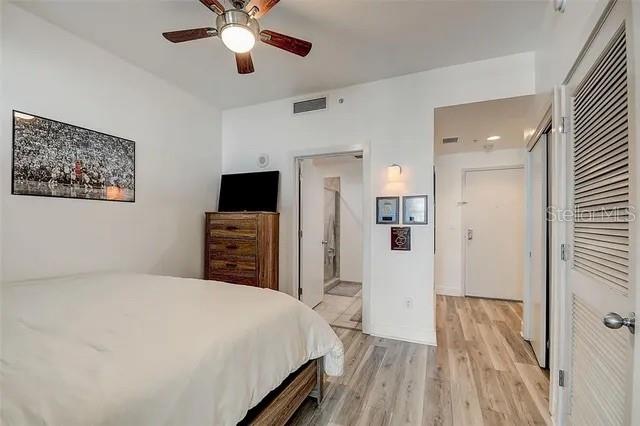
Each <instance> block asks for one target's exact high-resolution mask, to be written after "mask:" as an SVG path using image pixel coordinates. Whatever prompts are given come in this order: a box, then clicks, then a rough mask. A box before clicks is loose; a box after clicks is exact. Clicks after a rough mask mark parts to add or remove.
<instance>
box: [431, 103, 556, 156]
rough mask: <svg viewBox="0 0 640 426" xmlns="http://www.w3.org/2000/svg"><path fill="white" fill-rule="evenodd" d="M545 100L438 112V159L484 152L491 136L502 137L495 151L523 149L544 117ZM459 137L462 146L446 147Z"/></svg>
mask: <svg viewBox="0 0 640 426" xmlns="http://www.w3.org/2000/svg"><path fill="white" fill-rule="evenodd" d="M545 102H548V100H547V98H546V97H545V96H536V95H531V96H519V97H516V98H507V99H498V100H493V101H487V102H475V103H471V104H463V105H455V106H449V107H444V108H437V109H436V110H435V145H434V146H435V153H436V155H444V154H455V153H460V152H471V151H483V150H484V147H483V146H484V145H485V144H487V138H488V137H489V136H500V139H499V140H497V141H495V142H494V147H493V149H508V148H523V147H524V146H525V145H526V142H527V140H526V139H525V134H528V135H530V134H532V133H533V132H534V131H535V129H536V127H537V126H538V124H539V121H540V120H541V119H542V116H543V115H544V110H545V107H546V104H545ZM448 137H459V138H460V140H461V142H458V143H453V144H443V143H442V139H443V138H448Z"/></svg>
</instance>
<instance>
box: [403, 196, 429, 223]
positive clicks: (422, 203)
mask: <svg viewBox="0 0 640 426" xmlns="http://www.w3.org/2000/svg"><path fill="white" fill-rule="evenodd" d="M427 219H428V218H427V196H426V195H410V196H406V197H402V223H403V224H405V225H426V224H427V222H428V220H427Z"/></svg>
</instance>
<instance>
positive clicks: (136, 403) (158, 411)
mask: <svg viewBox="0 0 640 426" xmlns="http://www.w3.org/2000/svg"><path fill="white" fill-rule="evenodd" d="M322 356H324V359H325V364H324V365H325V371H326V373H327V374H329V375H340V374H342V363H343V348H342V344H341V342H340V340H339V339H338V337H337V336H336V335H335V333H334V332H333V330H331V328H330V327H329V325H328V324H327V323H326V322H325V321H324V320H323V319H322V318H321V317H320V316H319V315H318V314H316V313H315V312H314V311H312V310H311V309H309V308H307V307H306V306H304V305H303V304H302V303H300V302H298V301H297V300H295V299H293V298H292V297H290V296H288V295H286V294H283V293H278V292H275V291H271V290H263V289H257V288H251V287H244V286H238V285H231V284H224V283H219V282H213V281H202V280H192V279H183V278H170V277H158V276H151V275H132V274H90V275H82V276H74V277H65V278H57V279H49V280H37V281H28V282H20V283H13V284H5V286H4V288H3V300H2V363H1V366H0V373H1V376H0V380H1V386H2V388H1V392H2V424H3V425H5V426H7V425H31V424H38V425H41V424H48V425H63V426H72V425H118V426H121V425H136V426H142V425H208V426H211V425H232V424H236V423H237V422H238V421H239V420H241V419H242V418H243V417H244V416H245V414H246V412H247V410H248V409H249V408H251V407H253V406H254V405H256V404H257V403H258V402H260V400H261V399H262V398H263V397H264V396H265V395H266V394H268V393H269V392H270V391H271V390H272V389H274V388H276V387H277V386H278V385H279V384H280V383H281V382H282V380H283V379H284V378H285V377H287V375H289V374H290V373H291V372H293V371H295V370H296V369H297V368H298V367H300V366H301V365H302V364H304V363H305V362H306V361H307V360H309V359H313V358H319V357H322Z"/></svg>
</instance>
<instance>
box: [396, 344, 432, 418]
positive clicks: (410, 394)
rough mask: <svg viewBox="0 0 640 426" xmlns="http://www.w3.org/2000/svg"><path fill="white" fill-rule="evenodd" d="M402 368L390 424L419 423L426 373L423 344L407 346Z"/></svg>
mask: <svg viewBox="0 0 640 426" xmlns="http://www.w3.org/2000/svg"><path fill="white" fill-rule="evenodd" d="M404 370H405V371H404V374H403V376H402V382H401V383H400V388H399V391H398V398H397V400H396V410H395V414H394V415H393V416H392V417H391V424H392V425H416V424H420V423H421V422H422V412H423V404H424V388H425V381H424V378H425V377H426V373H427V351H426V347H425V346H424V345H417V344H412V345H411V346H410V347H409V350H408V351H407V356H406V359H405V361H404Z"/></svg>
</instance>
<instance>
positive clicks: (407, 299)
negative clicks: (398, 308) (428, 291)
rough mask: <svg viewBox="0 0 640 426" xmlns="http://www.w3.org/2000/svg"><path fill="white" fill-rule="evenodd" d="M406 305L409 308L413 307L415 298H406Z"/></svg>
mask: <svg viewBox="0 0 640 426" xmlns="http://www.w3.org/2000/svg"><path fill="white" fill-rule="evenodd" d="M404 307H405V308H407V309H413V299H412V298H411V297H407V298H405V299H404Z"/></svg>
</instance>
